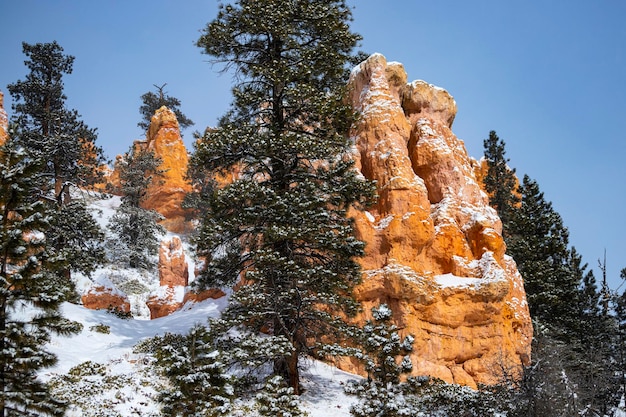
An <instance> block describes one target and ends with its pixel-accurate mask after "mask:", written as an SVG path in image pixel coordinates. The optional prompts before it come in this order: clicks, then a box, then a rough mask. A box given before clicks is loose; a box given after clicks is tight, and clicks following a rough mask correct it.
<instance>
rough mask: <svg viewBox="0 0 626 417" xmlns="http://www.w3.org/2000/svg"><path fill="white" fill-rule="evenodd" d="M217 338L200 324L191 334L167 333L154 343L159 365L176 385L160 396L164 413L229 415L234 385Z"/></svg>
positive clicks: (210, 416)
mask: <svg viewBox="0 0 626 417" xmlns="http://www.w3.org/2000/svg"><path fill="white" fill-rule="evenodd" d="M215 341H216V337H215V335H214V333H212V332H211V330H209V329H207V328H206V327H204V326H196V327H194V328H193V329H191V330H190V332H189V333H188V334H187V335H184V336H183V335H174V334H166V335H165V336H163V337H157V338H156V339H155V341H153V342H152V343H153V344H154V346H155V348H154V352H153V353H154V355H155V358H156V359H157V364H158V366H159V368H160V369H161V371H162V372H163V373H164V375H165V376H166V377H167V378H168V379H169V380H170V382H171V385H172V389H169V390H166V391H165V392H163V393H161V396H160V401H161V402H162V404H163V409H162V413H163V415H165V416H185V417H186V416H207V417H219V416H224V415H228V412H229V411H230V402H231V399H232V396H233V387H232V385H231V383H230V379H231V377H230V376H228V375H227V374H226V362H224V360H223V358H222V356H221V353H220V351H219V350H218V349H217V348H216V346H215Z"/></svg>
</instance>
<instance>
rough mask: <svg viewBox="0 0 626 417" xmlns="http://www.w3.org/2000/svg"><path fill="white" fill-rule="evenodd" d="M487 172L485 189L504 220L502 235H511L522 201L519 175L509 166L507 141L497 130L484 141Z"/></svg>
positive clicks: (484, 181)
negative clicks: (510, 231)
mask: <svg viewBox="0 0 626 417" xmlns="http://www.w3.org/2000/svg"><path fill="white" fill-rule="evenodd" d="M483 146H484V149H485V160H486V161H487V173H486V175H485V177H484V179H483V183H484V185H485V190H486V191H487V194H488V195H489V203H490V204H491V206H492V207H493V208H495V209H496V211H497V212H498V215H499V216H500V219H501V220H502V236H503V237H504V239H505V240H506V239H507V238H508V236H509V231H508V229H509V224H510V223H511V219H512V216H513V213H514V211H515V210H516V208H517V206H518V205H519V203H520V198H519V196H518V194H517V183H518V181H517V177H516V176H515V169H514V168H510V167H509V166H508V162H509V159H508V158H506V156H505V155H506V151H505V149H504V146H505V143H504V141H503V140H502V139H500V138H499V137H498V135H497V134H496V132H495V131H493V130H492V131H491V132H489V138H488V139H485V140H484V141H483Z"/></svg>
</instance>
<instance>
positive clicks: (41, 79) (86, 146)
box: [8, 41, 104, 201]
mask: <svg viewBox="0 0 626 417" xmlns="http://www.w3.org/2000/svg"><path fill="white" fill-rule="evenodd" d="M22 49H23V51H24V54H25V55H26V57H27V58H28V59H27V60H26V61H24V63H25V64H26V66H27V67H28V69H29V70H30V72H29V73H28V74H27V75H26V79H25V80H19V81H17V82H16V83H14V84H9V86H8V89H9V92H10V93H11V96H12V97H13V99H14V104H13V113H14V114H13V119H14V121H15V122H16V123H17V124H18V125H19V126H20V128H21V130H22V131H23V135H21V136H20V138H19V140H20V143H21V144H22V145H23V146H24V147H25V148H28V149H29V151H30V152H31V153H33V155H35V156H36V157H38V158H40V159H42V160H43V161H45V170H46V172H47V173H48V174H49V175H50V176H51V177H52V178H53V187H52V189H53V190H54V197H55V198H56V199H58V200H59V201H62V200H64V199H67V198H68V197H69V186H70V185H72V184H75V185H78V186H87V185H91V184H93V183H94V182H96V181H98V179H99V178H100V176H101V171H100V170H99V169H98V168H99V166H100V165H101V164H102V163H103V162H104V157H103V155H102V149H101V148H99V147H98V146H97V145H96V131H95V129H90V128H89V127H88V126H87V125H86V124H85V123H84V122H83V121H82V120H80V115H79V114H78V112H77V111H76V110H72V109H68V108H67V107H66V105H65V100H66V99H67V97H66V96H65V94H64V92H63V76H64V75H65V74H71V73H72V66H73V63H74V57H73V56H71V55H64V54H63V48H62V47H61V46H60V45H59V44H58V43H56V41H55V42H52V43H37V44H34V45H31V44H28V43H26V42H24V43H22Z"/></svg>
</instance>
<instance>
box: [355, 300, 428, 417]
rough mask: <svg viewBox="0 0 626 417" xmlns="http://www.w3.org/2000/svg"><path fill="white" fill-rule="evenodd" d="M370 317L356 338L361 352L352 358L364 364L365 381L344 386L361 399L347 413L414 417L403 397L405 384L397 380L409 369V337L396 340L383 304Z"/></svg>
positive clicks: (359, 416) (360, 416)
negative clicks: (371, 317) (411, 416)
mask: <svg viewBox="0 0 626 417" xmlns="http://www.w3.org/2000/svg"><path fill="white" fill-rule="evenodd" d="M372 315H373V317H374V320H368V321H367V322H366V323H365V325H364V326H363V328H362V330H361V331H360V332H359V336H358V337H357V341H358V343H359V346H360V348H361V349H362V350H361V352H357V353H356V354H355V355H354V356H355V357H356V358H358V359H360V360H361V361H362V362H363V363H364V365H365V371H366V372H367V380H365V381H362V382H359V383H353V384H349V385H348V387H347V390H346V391H347V392H348V393H350V394H353V395H356V396H358V397H360V398H361V399H362V401H361V402H360V403H358V404H356V405H354V406H353V407H352V408H351V409H350V413H351V414H352V415H353V416H355V417H400V416H410V415H415V413H416V410H415V409H413V408H411V407H410V406H409V405H408V401H407V399H406V398H405V397H404V395H403V391H404V390H405V388H406V387H405V386H404V385H405V383H404V382H400V376H401V375H403V374H407V373H409V372H410V371H411V370H412V369H413V365H412V363H411V360H410V358H409V356H408V354H409V353H410V352H411V351H412V350H413V337H412V336H406V337H404V338H402V337H400V334H399V333H398V331H399V329H398V328H397V327H396V326H395V325H394V324H391V319H392V312H391V309H390V308H389V307H388V306H387V305H386V304H382V305H380V306H378V307H377V308H373V309H372Z"/></svg>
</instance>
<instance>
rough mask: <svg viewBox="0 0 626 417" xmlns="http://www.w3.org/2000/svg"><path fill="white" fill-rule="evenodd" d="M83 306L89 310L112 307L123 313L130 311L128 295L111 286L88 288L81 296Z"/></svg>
mask: <svg viewBox="0 0 626 417" xmlns="http://www.w3.org/2000/svg"><path fill="white" fill-rule="evenodd" d="M81 300H82V302H83V306H84V307H85V308H88V309H90V310H107V309H114V310H119V311H121V312H123V313H130V301H129V300H128V297H127V296H126V295H125V294H123V293H121V292H119V291H115V290H113V289H111V288H106V287H104V286H97V287H94V288H91V289H90V290H88V291H87V292H86V293H85V294H83V296H82V297H81Z"/></svg>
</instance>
